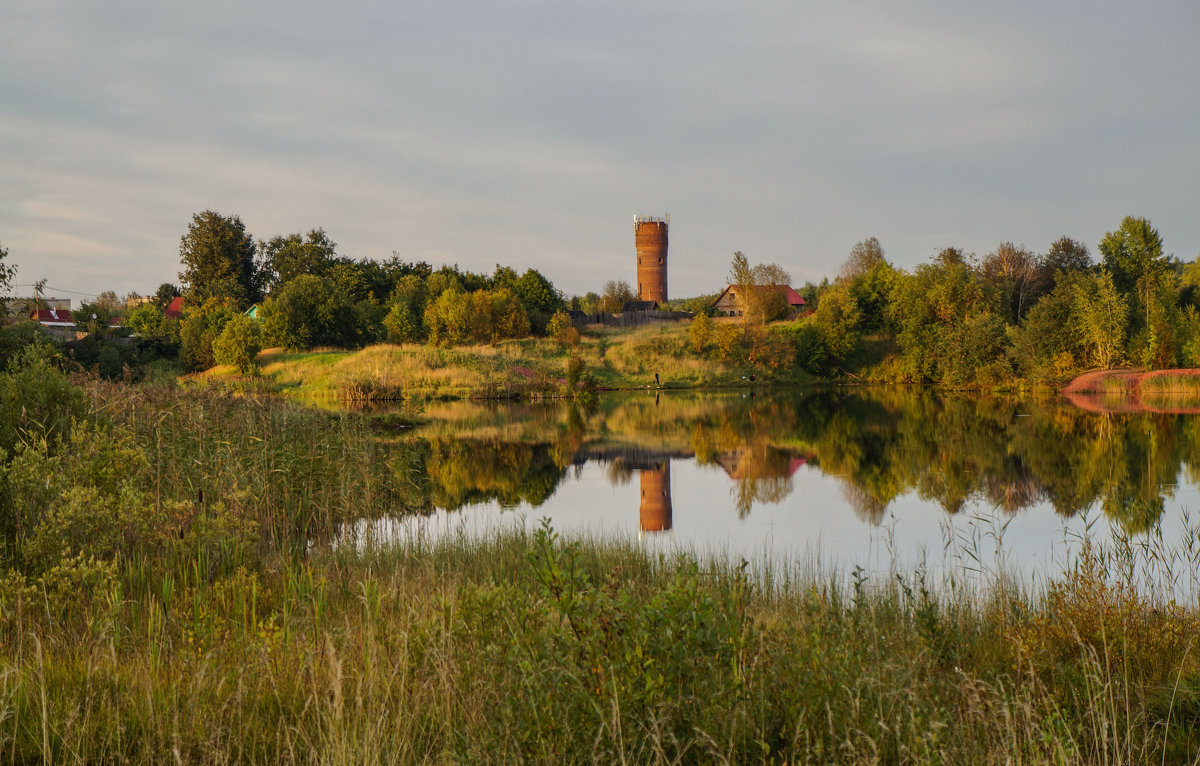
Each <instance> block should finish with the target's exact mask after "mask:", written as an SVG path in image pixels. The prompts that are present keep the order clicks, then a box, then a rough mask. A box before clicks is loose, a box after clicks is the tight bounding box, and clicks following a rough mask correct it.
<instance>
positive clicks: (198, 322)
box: [179, 298, 240, 372]
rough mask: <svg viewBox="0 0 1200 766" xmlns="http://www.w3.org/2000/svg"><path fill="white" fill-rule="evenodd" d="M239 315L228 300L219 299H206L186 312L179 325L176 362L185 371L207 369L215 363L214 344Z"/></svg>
mask: <svg viewBox="0 0 1200 766" xmlns="http://www.w3.org/2000/svg"><path fill="white" fill-rule="evenodd" d="M238 313H240V312H238V311H237V310H236V309H235V308H234V307H233V305H232V303H231V302H230V301H229V300H228V299H222V298H209V299H208V300H206V301H205V302H204V303H202V304H200V305H199V306H195V307H192V308H190V309H188V310H187V312H186V313H185V314H184V317H183V320H182V321H181V322H180V325H179V343H180V348H179V360H180V362H181V363H182V364H183V367H184V369H185V370H188V371H191V372H196V371H200V370H207V369H208V368H210V367H212V366H213V365H215V364H216V363H217V362H216V359H214V357H213V350H212V344H213V341H215V340H216V339H217V337H218V336H220V334H221V331H222V330H224V329H225V323H226V322H228V321H229V320H230V319H232V318H233V317H235V316H237V314H238Z"/></svg>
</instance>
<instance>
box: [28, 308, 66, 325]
mask: <svg viewBox="0 0 1200 766" xmlns="http://www.w3.org/2000/svg"><path fill="white" fill-rule="evenodd" d="M34 320H35V321H36V322H37V323H38V324H69V325H73V324H75V318H74V317H72V316H71V310H70V309H38V310H37V316H36V317H34Z"/></svg>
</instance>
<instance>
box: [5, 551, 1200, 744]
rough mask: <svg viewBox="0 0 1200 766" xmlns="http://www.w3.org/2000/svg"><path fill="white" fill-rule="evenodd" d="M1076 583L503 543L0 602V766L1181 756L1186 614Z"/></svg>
mask: <svg viewBox="0 0 1200 766" xmlns="http://www.w3.org/2000/svg"><path fill="white" fill-rule="evenodd" d="M1100 567H1101V563H1100V561H1099V559H1097V558H1096V557H1095V556H1092V557H1091V558H1090V559H1085V560H1084V562H1083V563H1082V564H1081V565H1080V566H1079V567H1078V568H1076V569H1073V570H1072V571H1070V572H1069V573H1066V574H1064V576H1063V577H1062V578H1060V579H1059V580H1057V581H1056V582H1055V583H1054V585H1053V586H1051V588H1049V589H1048V591H1047V592H1045V593H1043V594H1041V595H1020V594H1016V593H1015V592H1014V591H1013V590H1012V589H1010V588H1006V587H1003V586H1002V585H1000V584H997V585H996V586H995V587H991V588H989V587H983V588H982V589H980V590H979V591H976V592H971V593H968V592H965V591H963V590H962V589H961V588H960V589H957V590H951V589H948V588H945V587H938V584H937V583H930V582H927V581H926V580H925V579H924V577H923V575H921V574H920V573H917V574H905V575H902V576H900V577H897V578H896V579H894V580H893V581H891V582H883V583H878V584H872V583H869V582H867V581H865V580H862V579H861V578H859V579H855V578H848V579H846V578H841V577H838V576H834V574H833V573H829V572H820V571H814V570H811V569H800V570H792V571H791V573H790V574H787V575H786V576H784V577H783V578H780V577H778V576H777V575H770V574H768V573H766V572H764V571H761V570H755V569H753V568H746V567H739V566H737V565H735V564H730V563H723V562H720V561H707V562H703V563H702V562H700V561H698V560H697V559H695V558H694V557H692V556H690V555H686V554H676V555H665V554H656V553H653V552H650V551H647V550H644V549H641V548H638V547H637V546H636V545H635V544H633V543H617V542H613V541H610V540H597V539H592V540H584V541H576V542H565V541H563V540H560V539H558V538H557V537H556V536H555V535H554V533H553V532H552V531H550V530H545V529H538V530H528V529H525V530H510V531H507V532H497V533H494V534H493V535H491V536H488V537H485V538H484V539H468V538H466V537H455V536H449V537H447V538H445V539H441V540H437V541H430V540H427V539H422V538H420V537H412V538H408V539H404V540H401V541H399V542H393V543H390V544H381V543H379V542H370V541H367V542H363V543H362V544H360V545H351V544H344V545H342V546H340V547H337V548H334V549H329V548H321V549H314V550H312V551H311V552H310V554H309V555H308V556H307V557H306V558H304V559H294V558H293V559H276V560H272V561H270V562H268V563H267V564H266V565H265V566H263V567H261V568H260V569H258V570H257V571H254V572H248V571H246V570H244V569H239V570H236V571H234V572H233V573H231V574H230V575H229V576H228V577H225V578H223V579H221V580H218V581H217V582H214V583H211V584H204V583H201V582H197V581H193V580H190V579H188V577H187V576H186V575H185V573H184V572H183V571H180V572H177V573H176V574H177V575H178V576H179V580H178V581H177V584H176V586H175V587H174V589H173V590H172V591H170V592H167V591H163V592H159V593H145V594H143V595H141V596H139V597H131V596H130V595H129V594H128V593H126V592H125V591H124V590H123V586H122V584H121V579H120V578H119V577H114V578H110V579H109V580H108V581H107V582H105V583H103V584H101V585H99V586H97V587H98V590H97V592H95V593H93V594H91V595H92V597H91V598H87V599H84V598H79V599H77V600H75V601H72V602H63V601H61V600H60V601H58V602H54V603H53V609H52V610H48V608H47V604H48V603H52V602H50V601H48V600H47V598H46V596H44V595H43V594H39V593H36V592H26V593H17V594H16V597H15V598H12V596H13V594H11V593H10V594H9V597H10V600H9V601H8V602H6V604H5V607H6V608H5V610H4V612H3V616H0V637H2V638H3V644H2V648H0V753H3V756H0V757H3V758H4V759H6V760H12V761H18V762H20V761H43V762H57V763H64V762H67V763H70V762H85V761H86V762H92V761H133V762H169V761H182V762H198V763H224V762H229V761H239V762H270V763H279V762H288V763H297V762H323V763H395V762H427V761H439V762H440V761H451V762H480V761H482V762H512V761H522V762H524V761H533V762H539V763H574V762H596V761H604V762H626V763H658V762H672V763H673V762H706V763H708V762H732V761H739V762H744V761H752V762H761V761H771V760H775V761H777V762H822V763H884V762H886V763H907V762H914V763H928V762H940V763H1048V762H1052V763H1117V764H1122V763H1130V764H1132V763H1150V762H1154V763H1160V762H1168V763H1190V762H1193V759H1194V757H1195V754H1196V753H1197V751H1198V748H1200V730H1198V728H1197V727H1198V725H1200V674H1198V673H1197V661H1196V657H1197V647H1196V646H1194V643H1195V637H1196V632H1197V627H1200V625H1198V623H1197V614H1196V612H1195V610H1194V608H1191V607H1189V608H1184V607H1180V606H1172V607H1170V608H1164V606H1163V605H1157V606H1155V605H1152V604H1151V603H1150V602H1149V601H1147V600H1146V599H1144V598H1142V597H1141V596H1140V595H1139V594H1138V593H1137V591H1134V590H1129V589H1127V588H1126V587H1125V585H1123V584H1120V583H1113V582H1112V581H1111V579H1110V577H1111V576H1112V575H1114V574H1116V573H1115V572H1112V571H1104V570H1102V569H1101V568H1100ZM942 585H944V583H943V584H942Z"/></svg>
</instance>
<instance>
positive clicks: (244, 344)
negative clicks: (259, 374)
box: [213, 314, 262, 374]
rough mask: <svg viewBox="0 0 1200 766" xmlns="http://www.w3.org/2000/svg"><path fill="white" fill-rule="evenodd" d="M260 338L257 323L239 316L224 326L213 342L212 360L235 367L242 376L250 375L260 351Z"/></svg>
mask: <svg viewBox="0 0 1200 766" xmlns="http://www.w3.org/2000/svg"><path fill="white" fill-rule="evenodd" d="M261 338H262V335H261V333H260V332H259V329H258V322H257V321H255V320H253V319H251V318H250V317H248V316H245V315H244V314H239V315H238V316H235V317H234V318H233V319H231V320H229V321H228V322H227V323H226V324H225V329H223V330H221V334H220V336H218V337H217V339H216V341H214V342H213V360H214V361H216V363H217V364H227V365H229V366H231V367H236V368H237V369H238V372H241V373H243V374H248V373H251V372H253V371H254V369H255V366H256V365H255V361H254V359H255V357H256V356H258V352H259V351H261V350H262V339H261Z"/></svg>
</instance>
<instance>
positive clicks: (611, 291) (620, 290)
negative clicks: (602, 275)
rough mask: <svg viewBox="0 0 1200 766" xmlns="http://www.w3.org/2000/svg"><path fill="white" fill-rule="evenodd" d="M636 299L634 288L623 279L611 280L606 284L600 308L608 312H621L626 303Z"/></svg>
mask: <svg viewBox="0 0 1200 766" xmlns="http://www.w3.org/2000/svg"><path fill="white" fill-rule="evenodd" d="M633 299H634V295H633V288H631V287H630V286H629V283H628V282H626V281H625V280H623V279H617V280H611V279H610V280H609V281H608V282H606V283H605V284H604V294H603V295H602V296H601V298H600V309H601V311H603V312H605V313H606V314H619V313H621V311H622V310H623V309H624V308H625V304H626V303H629V302H630V301H632V300H633Z"/></svg>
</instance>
